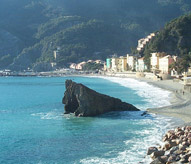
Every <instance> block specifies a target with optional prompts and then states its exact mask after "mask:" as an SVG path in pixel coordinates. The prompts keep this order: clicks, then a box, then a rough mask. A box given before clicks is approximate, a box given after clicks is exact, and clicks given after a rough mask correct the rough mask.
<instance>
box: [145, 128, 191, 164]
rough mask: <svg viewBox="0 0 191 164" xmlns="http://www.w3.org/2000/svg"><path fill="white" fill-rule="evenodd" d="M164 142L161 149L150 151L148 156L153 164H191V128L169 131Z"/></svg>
mask: <svg viewBox="0 0 191 164" xmlns="http://www.w3.org/2000/svg"><path fill="white" fill-rule="evenodd" d="M163 142H164V144H163V145H161V146H159V147H150V148H149V149H148V151H147V155H150V156H151V158H152V159H153V161H152V162H151V164H170V163H173V164H180V163H187V164H188V163H189V164H190V163H191V126H184V127H182V128H179V127H178V128H176V129H175V130H169V131H168V132H167V133H166V134H165V136H164V137H163Z"/></svg>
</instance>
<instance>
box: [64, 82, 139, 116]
mask: <svg viewBox="0 0 191 164" xmlns="http://www.w3.org/2000/svg"><path fill="white" fill-rule="evenodd" d="M65 86H66V91H65V93H64V98H63V100H62V102H63V104H65V113H74V114H75V115H76V116H83V117H87V116H96V115H100V114H103V113H106V112H111V111H139V109H137V108H136V107H135V106H133V105H131V104H128V103H125V102H122V101H121V100H120V99H117V98H113V97H110V96H107V95H104V94H101V93H98V92H96V91H94V90H92V89H89V88H88V87H86V86H84V85H82V84H78V83H75V82H73V81H72V80H66V82H65Z"/></svg>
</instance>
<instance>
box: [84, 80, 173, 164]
mask: <svg viewBox="0 0 191 164" xmlns="http://www.w3.org/2000/svg"><path fill="white" fill-rule="evenodd" d="M100 78H103V79H106V80H109V81H111V82H114V83H118V84H120V85H121V86H124V87H128V88H130V89H132V90H134V91H135V93H136V94H138V95H139V96H140V97H142V98H144V100H145V101H146V102H147V103H146V104H145V105H142V106H137V107H138V108H139V109H142V110H146V109H147V108H155V107H157V108H158V107H164V106H168V105H171V103H170V98H171V97H170V96H171V92H169V91H166V90H163V89H161V88H158V87H155V86H153V85H151V84H148V83H146V82H142V81H138V80H135V79H131V78H120V77H100ZM136 117H137V116H136V113H133V114H132V118H136ZM172 119H173V118H171V117H163V116H156V115H154V114H153V115H152V118H151V119H143V120H142V121H135V122H133V124H137V125H140V126H141V125H145V126H147V125H150V126H149V127H148V128H147V129H144V130H141V131H140V130H139V131H136V129H135V131H134V133H135V137H133V138H132V139H131V140H126V141H124V144H125V145H126V146H127V149H126V150H125V151H121V152H119V153H118V156H117V157H114V158H99V157H88V158H85V159H81V161H80V163H83V164H96V163H100V164H122V163H123V164H137V163H144V164H147V163H150V162H151V159H150V158H149V157H148V156H146V151H147V149H148V147H150V146H156V145H161V144H162V142H161V137H162V135H163V134H164V133H165V132H166V131H167V130H168V129H170V128H172V126H173V121H172ZM136 136H139V137H136Z"/></svg>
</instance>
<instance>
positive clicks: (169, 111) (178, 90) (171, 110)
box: [140, 79, 191, 123]
mask: <svg viewBox="0 0 191 164" xmlns="http://www.w3.org/2000/svg"><path fill="white" fill-rule="evenodd" d="M140 80H141V81H142V80H143V81H146V82H148V83H149V84H151V85H154V86H156V87H159V88H162V89H164V90H169V91H170V92H171V93H172V94H171V104H172V105H170V106H166V107H161V108H150V109H147V111H148V112H150V113H155V114H160V115H166V116H171V117H176V118H179V119H181V120H183V121H184V122H185V123H190V122H191V93H188V92H185V91H184V93H183V84H180V83H178V82H174V81H173V80H162V81H152V80H149V79H140Z"/></svg>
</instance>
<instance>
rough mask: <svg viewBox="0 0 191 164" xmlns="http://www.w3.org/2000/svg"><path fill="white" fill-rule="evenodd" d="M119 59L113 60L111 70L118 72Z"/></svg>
mask: <svg viewBox="0 0 191 164" xmlns="http://www.w3.org/2000/svg"><path fill="white" fill-rule="evenodd" d="M118 60H119V59H118V58H111V70H112V71H114V72H117V71H118V70H117V65H118Z"/></svg>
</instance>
